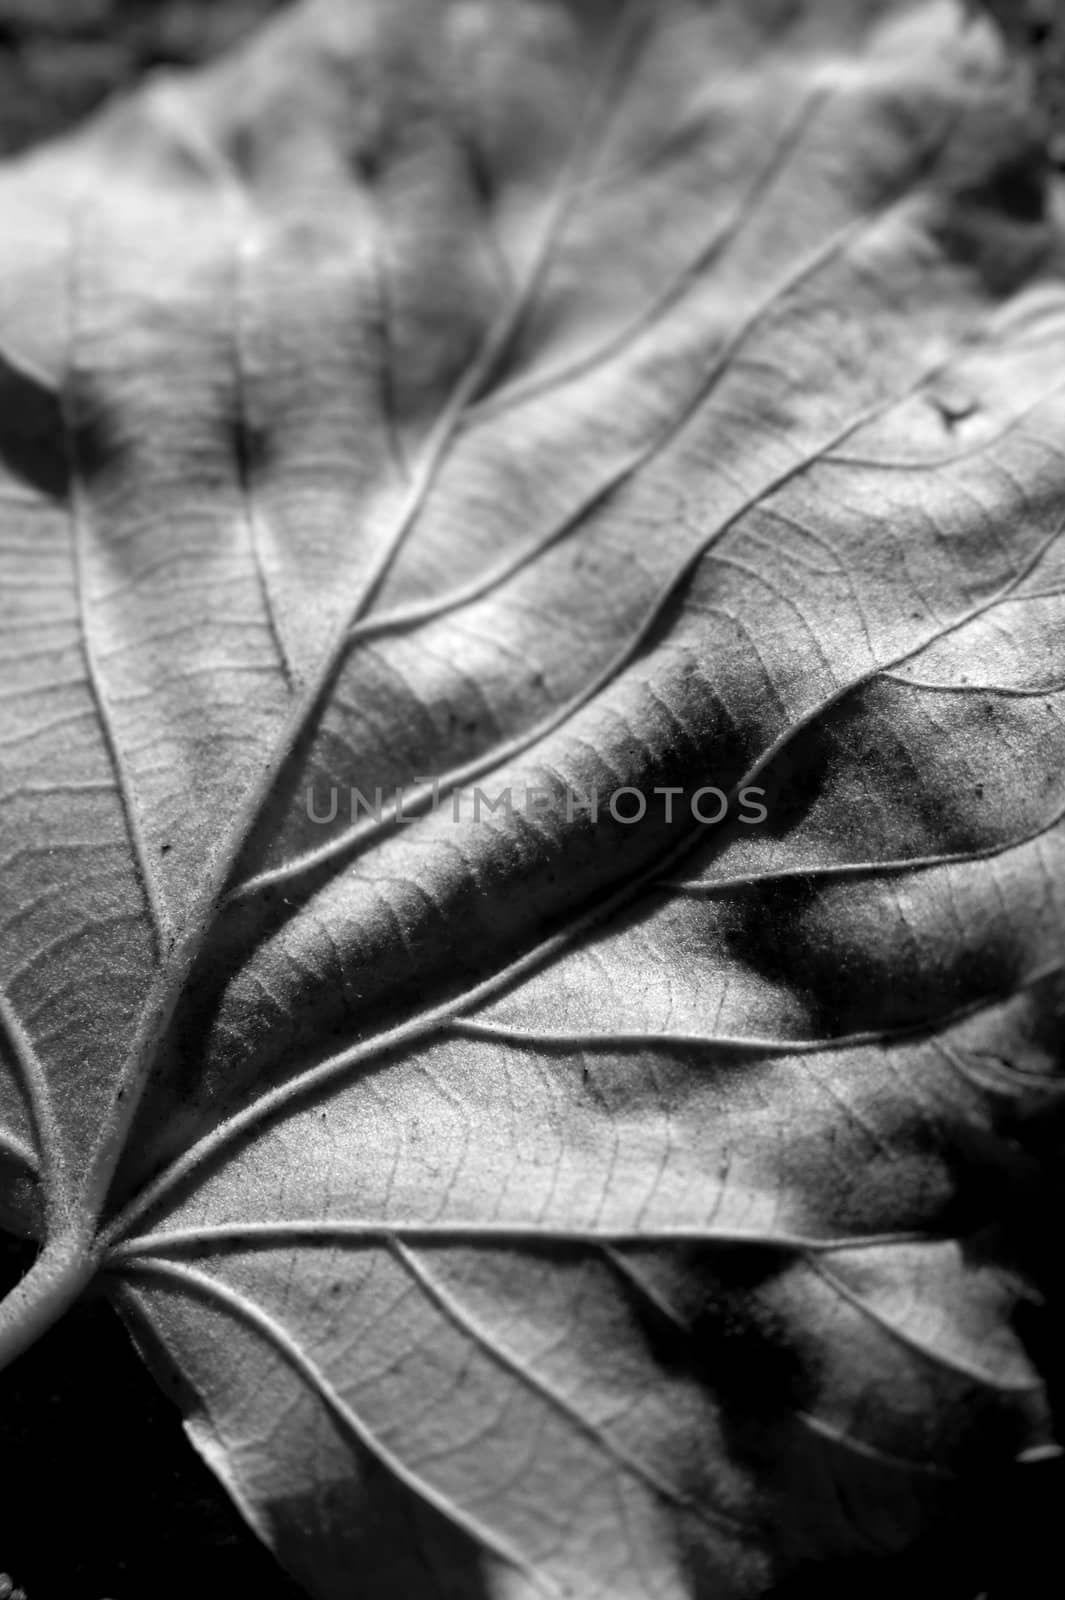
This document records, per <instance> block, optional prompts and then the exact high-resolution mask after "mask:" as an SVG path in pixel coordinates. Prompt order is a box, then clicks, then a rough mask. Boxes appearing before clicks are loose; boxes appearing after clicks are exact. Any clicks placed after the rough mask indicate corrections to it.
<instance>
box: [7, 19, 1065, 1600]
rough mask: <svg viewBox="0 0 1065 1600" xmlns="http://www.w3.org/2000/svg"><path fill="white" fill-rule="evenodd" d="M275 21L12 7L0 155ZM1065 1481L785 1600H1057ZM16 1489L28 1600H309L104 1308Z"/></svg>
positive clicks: (38, 1388) (42, 1380)
mask: <svg viewBox="0 0 1065 1600" xmlns="http://www.w3.org/2000/svg"><path fill="white" fill-rule="evenodd" d="M985 3H986V4H987V5H988V7H989V8H990V9H991V10H993V11H995V12H996V13H997V14H998V15H999V16H1000V19H1001V20H1003V21H1004V23H1005V24H1006V26H1007V28H1008V29H1009V31H1010V32H1011V33H1012V34H1013V35H1014V36H1015V37H1016V38H1017V40H1018V41H1019V42H1020V43H1022V44H1024V45H1026V46H1029V47H1032V48H1033V49H1034V50H1035V57H1034V59H1035V63H1036V69H1037V72H1038V76H1039V80H1040V93H1041V98H1042V100H1043V103H1044V105H1045V107H1046V110H1047V113H1048V116H1049V117H1050V119H1051V122H1052V124H1053V125H1055V126H1056V129H1057V133H1056V140H1055V143H1056V147H1057V150H1056V153H1057V154H1058V155H1059V159H1060V161H1061V164H1062V165H1065V0H1030V3H1026V0H985ZM279 4H280V0H0V155H3V154H11V153H13V152H16V151H18V150H19V149H22V148H24V147H26V146H27V145H30V144H32V143H34V142H35V141H37V140H39V139H41V138H46V137H49V136H51V135H54V134H56V133H59V132H62V131H63V130H65V129H66V128H68V127H69V126H71V125H72V124H74V123H76V122H77V121H78V120H79V119H80V118H81V117H83V116H85V115H86V114H87V113H88V112H90V111H91V110H92V109H93V108H94V107H95V106H97V105H98V104H99V103H100V102H101V101H102V100H103V99H105V98H106V97H107V96H108V95H109V94H111V93H112V92H113V91H114V90H115V89H117V88H120V87H122V86H123V85H124V84H127V83H130V82H133V81H135V80H136V79H137V78H138V77H139V76H141V75H142V74H143V73H144V72H145V71H147V70H150V69H151V68H153V67H157V66H163V65H178V66H180V65H186V64H193V63H195V62H196V61H198V60H201V59H203V58H204V57H206V56H209V55H212V54H215V53H216V52H217V51H218V50H220V49H223V48H225V47H226V46H227V45H229V44H230V43H232V42H233V41H235V40H236V39H238V38H239V37H240V36H241V35H242V34H244V33H246V32H248V31H249V30H250V29H252V28H253V27H254V26H255V24H256V23H257V22H258V21H259V20H260V19H261V18H262V17H263V16H264V15H266V14H267V13H269V12H271V11H273V10H276V9H278V7H279ZM1063 1199H1065V1196H1063V1195H1061V1194H1049V1195H1048V1196H1047V1197H1046V1208H1045V1215H1046V1226H1047V1237H1046V1240H1045V1245H1044V1248H1045V1250H1046V1253H1047V1257H1048V1260H1053V1259H1054V1258H1055V1257H1057V1256H1060V1255H1061V1251H1060V1248H1059V1246H1058V1243H1057V1237H1058V1228H1057V1227H1056V1226H1055V1223H1056V1221H1057V1219H1058V1218H1060V1216H1061V1215H1062V1209H1063V1207H1062V1201H1063ZM28 1262H29V1252H28V1251H27V1250H26V1249H25V1248H24V1247H22V1246H17V1245H13V1244H11V1243H9V1242H5V1241H4V1240H3V1237H2V1236H0V1293H4V1292H6V1291H7V1289H8V1288H10V1287H11V1286H12V1285H13V1284H14V1283H15V1282H16V1281H17V1280H18V1278H19V1277H20V1276H21V1274H22V1272H23V1271H24V1270H25V1268H26V1266H27V1265H28ZM1053 1273H1054V1269H1053V1268H1052V1275H1053ZM1044 1341H1045V1342H1046V1343H1047V1345H1048V1349H1047V1351H1046V1355H1047V1356H1048V1357H1051V1355H1052V1350H1051V1348H1050V1347H1053V1349H1054V1351H1056V1352H1057V1355H1058V1357H1059V1358H1060V1351H1061V1349H1063V1348H1065V1316H1061V1315H1054V1314H1052V1315H1051V1316H1050V1317H1049V1319H1047V1320H1045V1321H1043V1323H1042V1326H1041V1329H1040V1331H1039V1333H1038V1335H1036V1342H1044ZM1053 1364H1054V1365H1058V1361H1054V1362H1053ZM1062 1476H1063V1475H1062V1472H1061V1470H1060V1468H1050V1469H1049V1470H1045V1469H1028V1470H1026V1471H1023V1472H1020V1473H1018V1474H1017V1477H1016V1480H1015V1481H1014V1482H1012V1483H1011V1484H1010V1485H1008V1486H1004V1487H1003V1488H1002V1490H1001V1492H1000V1493H996V1494H995V1496H994V1497H993V1499H991V1500H989V1503H988V1505H987V1506H986V1508H984V1509H985V1511H986V1515H982V1516H977V1517H974V1519H973V1526H972V1528H971V1529H969V1530H967V1538H966V1541H965V1545H966V1549H967V1560H966V1562H965V1570H964V1571H959V1570H958V1569H957V1566H956V1565H955V1567H954V1568H953V1569H951V1570H942V1571H940V1572H939V1573H937V1574H936V1575H935V1579H934V1583H933V1584H932V1586H931V1587H929V1580H928V1578H927V1576H926V1577H925V1578H924V1579H923V1580H921V1581H920V1582H916V1581H915V1578H914V1576H913V1574H911V1573H909V1572H908V1571H906V1570H905V1568H899V1567H896V1566H895V1565H894V1564H890V1563H878V1564H877V1565H876V1566H875V1567H872V1568H866V1569H862V1570H856V1569H853V1568H852V1569H850V1570H848V1571H847V1572H840V1573H836V1574H829V1573H826V1572H819V1573H817V1574H816V1575H811V1577H810V1579H809V1580H808V1581H807V1580H800V1581H798V1582H797V1583H795V1584H792V1585H790V1586H789V1588H788V1590H787V1600H799V1597H800V1596H801V1597H802V1600H813V1597H816V1600H844V1597H845V1600H920V1597H923V1596H926V1595H927V1596H928V1597H929V1600H978V1597H979V1600H1049V1596H1050V1595H1051V1594H1054V1595H1057V1594H1058V1593H1059V1592H1060V1583H1061V1573H1062V1561H1061V1554H1060V1540H1059V1539H1058V1538H1057V1537H1056V1530H1057V1526H1058V1519H1059V1518H1060V1517H1061V1515H1062V1513H1063V1512H1065V1500H1063V1497H1062V1488H1063V1484H1062ZM0 1483H2V1486H0V1574H4V1573H10V1574H11V1576H12V1578H13V1579H14V1581H15V1582H16V1583H18V1584H19V1585H20V1586H21V1587H22V1588H23V1589H24V1591H25V1594H26V1597H27V1600H170V1597H174V1600H177V1597H189V1600H244V1597H245V1596H246V1597H248V1600H299V1596H300V1595H301V1594H302V1591H300V1590H298V1589H296V1588H295V1587H294V1586H293V1585H292V1584H291V1583H289V1582H288V1581H287V1580H286V1579H285V1577H284V1576H283V1575H282V1574H281V1573H280V1571H279V1570H278V1568H277V1567H276V1565H275V1563H274V1562H273V1561H272V1559H271V1558H270V1557H269V1556H268V1555H267V1554H266V1553H265V1551H263V1549H262V1548H261V1546H260V1545H259V1542H258V1540H257V1539H256V1538H255V1537H254V1535H252V1534H251V1533H250V1532H249V1531H248V1530H247V1529H246V1527H245V1525H244V1523H243V1521H242V1519H241V1518H240V1516H239V1515H238V1513H237V1512H236V1511H235V1510H234V1509H233V1508H232V1506H231V1505H230V1503H229V1501H228V1499H227V1497H226V1496H225V1494H224V1493H223V1491H222V1490H221V1489H220V1488H219V1487H218V1485H217V1484H216V1482H215V1480H214V1478H213V1477H212V1476H211V1474H210V1473H209V1472H208V1471H207V1469H206V1467H204V1466H203V1465H202V1463H201V1462H200V1461H199V1458H198V1457H197V1456H196V1455H195V1453H194V1452H193V1450H192V1449H191V1447H190V1446H189V1445H188V1444H187V1443H186V1442H185V1438H184V1435H183V1433H182V1430H181V1424H180V1417H179V1416H178V1413H177V1411H176V1410H175V1408H174V1407H173V1405H172V1404H171V1402H170V1401H169V1400H168V1399H167V1398H166V1397H165V1395H164V1394H163V1393H162V1392H161V1390H159V1388H158V1387H157V1385H156V1384H155V1382H154V1380H153V1379H152V1378H151V1377H150V1376H149V1374H148V1372H147V1369H146V1368H145V1367H144V1366H143V1365H142V1363H141V1361H140V1359H139V1357H138V1356H137V1355H136V1354H135V1352H134V1350H133V1348H132V1345H131V1344H130V1342H129V1339H128V1337H127V1335H126V1333H125V1331H124V1329H123V1328H122V1326H121V1324H120V1323H119V1321H118V1319H117V1317H116V1316H115V1314H114V1312H113V1311H112V1310H111V1309H110V1307H109V1306H108V1305H107V1304H106V1303H105V1302H103V1301H101V1300H97V1301H89V1302H87V1303H86V1304H84V1305H82V1306H80V1307H78V1308H77V1309H76V1310H74V1311H73V1312H71V1313H70V1314H69V1315H68V1317H67V1318H66V1319H65V1321H64V1322H63V1323H62V1324H61V1325H60V1326H59V1327H57V1328H56V1329H54V1330H53V1331H52V1332H51V1333H50V1334H48V1336H47V1337H46V1338H45V1339H44V1340H42V1341H41V1343H40V1344H39V1345H38V1346H37V1347H36V1349H34V1350H33V1351H31V1352H30V1353H29V1354H28V1355H26V1356H24V1357H23V1358H22V1360H21V1361H19V1362H18V1363H16V1365H15V1366H14V1367H13V1368H11V1369H9V1371H7V1372H5V1373H4V1374H2V1375H0ZM0 1592H2V1589H0ZM395 1600H406V1597H404V1596H401V1595H397V1596H396V1597H395ZM471 1600H473V1597H471ZM648 1600H653V1597H648ZM779 1600H785V1595H784V1594H783V1592H782V1594H781V1595H780V1597H779Z"/></svg>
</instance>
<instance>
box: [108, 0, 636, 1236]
mask: <svg viewBox="0 0 1065 1600" xmlns="http://www.w3.org/2000/svg"><path fill="white" fill-rule="evenodd" d="M638 14H639V8H638V7H637V6H636V5H630V6H629V7H628V8H627V10H626V12H625V13H624V16H623V18H622V19H621V21H620V22H619V25H618V28H617V32H616V35H615V40H614V48H613V49H612V50H611V51H610V52H609V53H608V55H607V57H606V59H605V61H604V63H603V67H602V70H601V72H600V75H599V85H598V91H597V92H596V93H594V94H592V95H590V97H589V104H588V108H587V110H586V113H585V116H584V118H583V120H582V123H581V126H580V128H579V130H578V134H577V138H576V140H575V144H574V148H573V150H572V152H571V154H570V157H569V159H568V161H567V162H566V163H565V164H564V166H563V169H562V171H561V172H560V175H559V181H558V184H557V186H556V193H555V200H554V204H553V206H552V208H551V212H550V215H549V217H548V219H547V222H546V224H545V227H544V230H543V233H542V235H541V238H540V242H539V244H538V246H537V248H536V250H535V252H534V255H533V258H532V260H531V263H530V266H529V269H528V271H527V274H526V277H525V279H524V281H523V283H522V284H521V286H520V288H519V291H518V294H517V296H516V297H515V299H514V301H513V302H512V304H511V305H510V306H509V307H507V308H505V310H504V311H503V313H502V315H501V316H500V318H499V319H498V321H497V323H496V324H495V326H494V327H493V328H491V329H490V330H489V332H488V334H487V336H486V338H485V340H484V343H483V345H482V347H481V350H480V351H479V353H478V354H477V356H476V357H475V358H474V360H473V362H472V363H471V365H470V366H469V368H468V369H467V371H466V372H465V373H464V374H463V376H462V377H461V378H460V379H459V381H458V384H457V386H456V388H455V390H454V392H453V394H452V396H451V399H450V400H449V401H448V403H447V404H446V405H445V407H444V409H443V411H442V413H441V416H440V419H439V421H438V423H437V426H436V428H435V430H434V432H433V434H432V436H431V437H430V439H429V441H428V443H427V446H426V450H425V454H424V456H423V459H422V462H421V464H420V467H419V468H418V469H417V470H416V472H415V475H414V478H413V481H412V483H411V487H410V490H409V493H408V495H407V498H406V500H405V502H404V504H403V506H402V507H401V510H400V513H399V516H398V518H397V522H396V525H395V527H394V529H393V531H392V534H391V536H390V537H389V539H388V540H387V541H386V543H385V546H384V548H383V550H382V552H381V554H380V556H379V557H378V559H377V561H376V563H375V564H374V565H373V566H372V567H371V570H370V572H369V574H368V575H367V577H366V579H365V580H364V582H363V585H362V587H361V589H360V590H359V592H358V593H357V594H356V596H355V598H354V600H353V602H352V605H351V607H350V608H349V611H348V613H347V615H346V616H345V618H344V619H343V621H342V622H341V624H340V625H339V627H338V628H337V629H336V632H335V634H334V637H333V640H332V643H331V645H330V646H329V648H328V650H327V652H326V654H325V656H324V658H323V660H322V662H321V664H320V666H319V668H318V670H317V672H316V673H315V675H314V677H313V678H312V679H311V680H310V681H309V682H308V684H307V686H306V687H305V688H304V689H303V691H302V693H301V694H300V695H299V697H298V699H297V701H296V703H295V704H294V706H293V708H292V711H291V713H290V715H289V717H288V718H287V719H286V721H285V724H284V726H283V729H282V732H281V736H280V739H279V741H278V743H277V744H276V746H275V747H274V749H273V751H272V752H271V754H270V756H269V757H268V758H267V761H266V763H265V765H264V767H263V770H262V773H261V774H260V777H259V779H258V781H257V782H256V783H255V784H254V785H253V787H252V788H251V790H250V791H249V793H248V794H247V796H246V798H245V800H244V803H243V804H242V806H241V807H240V809H239V811H238V814H237V818H236V822H235V824H234V827H233V829H232V830H231V832H230V834H229V835H228V838H227V839H226V840H225V841H224V842H223V844H222V845H221V846H220V848H219V850H218V851H217V853H216V855H215V857H214V859H213V861H212V863H211V865H210V868H209V870H208V872H207V875H206V879H205V882H204V884H203V886H202V888H201V890H200V893H199V894H198V896H197V897H196V899H195V900H194V902H193V905H192V907H191V909H190V911H189V913H188V916H187V918H186V921H185V925H184V929H183V931H182V932H181V933H180V934H179V935H178V936H177V937H176V938H174V937H173V936H170V945H171V953H170V959H169V960H168V961H167V962H166V964H165V965H164V967H163V968H162V970H161V971H160V973H159V975H158V977H157V978H156V980H155V982H154V984H153V985H152V988H151V990H150V992H149V995H148V998H147V1000H146V1003H145V1007H144V1010H143V1012H142V1015H141V1021H140V1025H139V1027H138V1030H137V1034H136V1037H135V1039H134V1043H133V1046H132V1048H131V1050H130V1052H129V1055H128V1056H127V1059H126V1063H125V1066H124V1069H123V1071H122V1073H121V1075H120V1078H119V1081H118V1084H117V1086H116V1091H115V1099H114V1109H113V1111H112V1115H111V1117H110V1118H109V1120H108V1121H107V1122H106V1123H105V1125H104V1127H103V1129H102V1130H101V1134H100V1137H99V1139H98V1141H97V1145H96V1149H95V1152H94V1154H93V1157H92V1159H91V1161H90V1162H89V1164H88V1169H87V1178H86V1184H85V1190H84V1196H83V1198H84V1203H85V1205H86V1208H87V1210H88V1211H89V1212H90V1213H91V1214H92V1215H93V1216H94V1217H97V1218H98V1217H99V1216H100V1215H101V1214H102V1212H103V1210H104V1207H105V1205H106V1200H107V1191H108V1188H109V1186H110V1182H111V1178H112V1176H113V1174H114V1170H115V1167H116V1165H117V1163H118V1160H119V1159H120V1156H121V1153H122V1149H123V1146H124V1143H125V1138H126V1135H127V1134H128V1132H129V1129H130V1128H131V1126H132V1124H133V1120H134V1117H135V1116H136V1113H137V1110H138V1107H139V1105H140V1101H141V1099H142V1097H143V1094H144V1090H145V1087H146V1084H147V1082H148V1079H149V1077H150V1074H151V1070H152V1066H153V1064H154V1061H155V1058H156V1054H157V1051H158V1048H159V1045H160V1044H161V1042H162V1039H163V1038H164V1036H165V1034H166V1031H167V1029H168V1027H169V1025H170V1022H171V1020H172V1018H173V1015H174V1012H175V1010H176V1008H177V1005H178V1003H179V1001H180V998H181V995H182V993H183V992H184V989H185V986H186V984H187V982H188V979H189V977H190V976H191V973H192V971H193V969H194V967H195V964H196V962H197V960H198V958H199V956H200V954H201V952H202V950H203V949H204V947H205V945H206V942H207V939H208V937H209V935H210V933H211V931H212V929H213V927H214V926H215V923H216V921H217V917H218V914H219V911H220V909H221V903H222V900H223V896H224V894H225V891H226V888H227V886H228V885H229V882H230V880H231V878H232V876H233V873H234V872H235V871H236V869H237V866H238V865H239V863H240V859H241V857H242V855H243V854H244V851H245V850H246V848H247V846H248V844H249V843H250V841H251V838H252V836H253V834H254V830H255V827H256V824H257V823H258V821H259V820H260V818H261V817H262V815H263V813H264V811H265V810H266V808H267V806H268V804H269V801H270V798H271V796H272V794H273V792H274V789H275V787H276V785H277V782H278V780H279V779H280V777H281V775H282V773H283V772H284V770H285V768H286V766H287V765H288V763H289V761H290V760H291V758H292V756H293V754H294V752H295V751H296V749H297V748H298V745H299V743H300V740H301V739H302V738H303V737H304V735H305V734H306V732H307V731H308V729H309V728H310V727H311V726H312V725H313V723H314V722H315V720H316V718H317V715H318V712H319V709H320V707H321V704H322V701H323V700H324V698H325V696H326V695H327V694H328V693H329V691H330V689H331V687H332V685H333V683H334V681H335V678H336V675H337V672H338V671H339V669H340V667H341V665H342V663H343V661H344V659H345V655H346V651H347V648H348V638H349V635H350V633H351V630H352V629H353V628H354V627H355V626H356V625H357V624H358V622H359V621H360V620H361V619H362V618H363V617H364V616H366V614H367V613H368V611H369V610H370V608H371V606H372V605H373V603H374V600H375V598H376V596H377V594H378V593H379V591H380V589H381V586H382V584H383V583H384V582H385V580H386V578H387V576H388V574H389V572H390V571H391V568H392V566H393V564H394V562H395V560H396V558H397V556H398V555H399V552H400V550H401V549H402V548H403V546H404V544H405V542H406V540H407V538H408V536H409V534H410V532H411V530H412V529H413V527H414V526H415V524H416V522H417V521H418V518H419V516H420V515H421V512H422V510H423V508H424V506H425V503H426V500H427V498H428V496H429V494H430V492H431V490H432V488H433V485H434V484H435V482H436V479H437V477H438V475H439V472H440V469H441V467H442V466H443V464H444V461H445V460H446V457H447V452H448V448H449V446H450V444H451V441H452V439H453V437H454V436H455V434H456V432H457V431H458V429H459V427H460V426H461V423H462V420H463V418H464V416H465V415H466V413H467V411H468V409H469V407H470V406H471V405H472V404H473V403H474V402H475V401H476V400H477V399H479V398H480V396H481V394H482V393H483V392H484V390H485V388H486V387H487V385H488V384H489V383H490V382H491V378H492V375H493V373H494V372H495V370H496V369H497V368H498V366H499V363H500V362H501V361H502V359H503V358H504V357H505V355H506V353H507V351H508V350H509V348H510V346H511V345H512V343H513V341H514V339H515V337H516V335H517V334H518V332H519V331H520V329H521V327H522V325H523V323H524V321H525V319H526V317H527V316H528V313H529V310H530V309H531V306H532V304H533V302H534V300H535V297H536V295H537V293H538V292H539V289H540V286H541V283H542V281H543V278H544V276H545V274H546V272H547V270H548V268H549V266H550V264H551V261H552V259H553V257H554V254H555V251H556V248H557V246H558V243H559V240H560V238H561V235H562V233H563V231H564V228H565V225H566V222H567V220H568V218H569V215H570V211H571V209H572V206H573V203H574V200H575V197H576V195H577V193H578V191H579V187H580V180H581V176H582V173H583V170H584V167H585V165H586V163H587V162H588V161H589V160H590V158H591V155H592V153H593V151H594V149H595V146H596V140H597V137H598V135H599V134H600V133H601V132H602V128H603V125H604V124H605V122H606V121H607V120H608V118H609V117H610V115H612V113H613V110H614V107H615V97H616V95H617V93H618V92H619V91H620V89H621V87H622V85H623V82H624V73H625V70H626V68H627V67H628V66H630V65H631V59H630V52H631V48H632V44H633V38H632V32H633V28H634V23H635V19H636V17H637V16H638Z"/></svg>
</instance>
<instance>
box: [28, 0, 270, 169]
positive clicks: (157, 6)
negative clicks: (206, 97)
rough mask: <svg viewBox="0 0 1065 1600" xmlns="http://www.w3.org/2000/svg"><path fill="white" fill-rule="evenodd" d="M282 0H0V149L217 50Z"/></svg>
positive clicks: (74, 119)
mask: <svg viewBox="0 0 1065 1600" xmlns="http://www.w3.org/2000/svg"><path fill="white" fill-rule="evenodd" d="M282 3H283V0H0V155H5V154H10V153H11V152H13V151H15V150H18V149H21V148H22V147H23V146H25V145H27V144H30V143H33V142H34V141H35V140H37V139H40V138H45V137H47V136H48V135H49V134H53V133H57V132H60V131H61V130H62V129H64V128H66V127H68V126H70V125H71V124H72V123H75V122H77V121H79V120H80V118H81V117H83V116H84V115H85V114H86V113H87V112H89V111H91V110H92V109H93V108H94V107H95V106H97V105H98V104H99V103H100V101H101V100H103V99H105V98H106V97H107V95H108V94H110V93H111V92H112V91H113V90H114V89H116V88H119V87H121V86H122V85H124V84H127V83H132V82H134V81H135V80H136V79H137V78H139V77H140V76H141V75H142V73H144V72H146V71H148V70H149V69H151V68H152V67H158V66H175V65H176V66H184V65H191V64H193V63H194V62H196V61H199V60H202V59H203V58H204V57H206V56H210V55H214V54H216V53H217V52H218V51H219V50H221V49H224V48H225V46H226V45H228V44H231V43H233V42H234V41H235V40H237V39H239V38H240V37H241V35H242V34H245V33H248V32H249V31H250V30H251V29H252V28H254V26H255V24H256V23H257V22H258V21H259V20H260V19H261V18H262V17H264V16H266V15H268V14H269V13H270V12H271V11H277V10H279V9H280V7H281V4H282Z"/></svg>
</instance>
